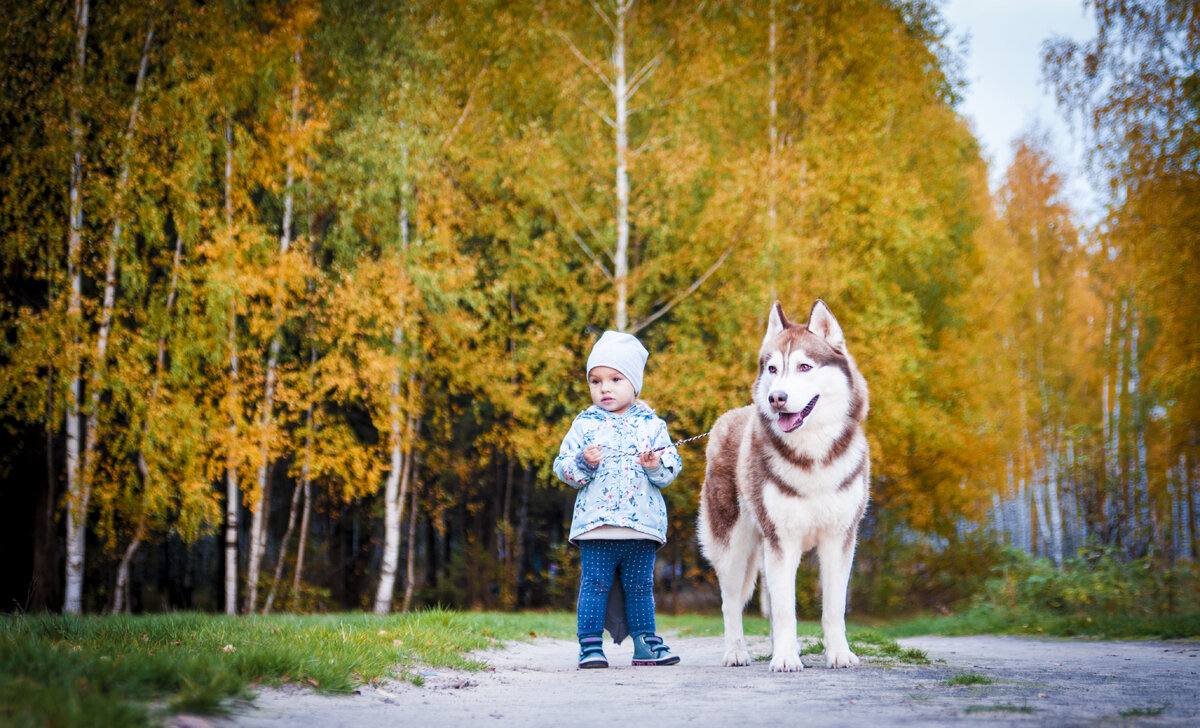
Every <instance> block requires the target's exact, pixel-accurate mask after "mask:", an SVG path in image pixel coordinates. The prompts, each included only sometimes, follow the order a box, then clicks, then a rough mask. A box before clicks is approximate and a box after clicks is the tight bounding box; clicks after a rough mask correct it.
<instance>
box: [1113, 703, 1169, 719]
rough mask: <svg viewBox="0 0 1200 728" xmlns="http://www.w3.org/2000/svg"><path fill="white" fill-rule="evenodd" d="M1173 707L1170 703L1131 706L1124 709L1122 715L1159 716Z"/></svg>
mask: <svg viewBox="0 0 1200 728" xmlns="http://www.w3.org/2000/svg"><path fill="white" fill-rule="evenodd" d="M1169 707H1171V704H1170V703H1167V704H1166V705H1157V706H1155V707H1153V708H1130V709H1129V710H1122V711H1121V712H1120V716H1121V717H1122V718H1157V717H1158V716H1160V715H1162V714H1163V713H1165V712H1167V708H1169Z"/></svg>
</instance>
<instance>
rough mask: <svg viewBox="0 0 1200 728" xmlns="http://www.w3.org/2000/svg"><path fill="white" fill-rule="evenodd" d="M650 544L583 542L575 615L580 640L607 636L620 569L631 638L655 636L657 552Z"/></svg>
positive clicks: (644, 542)
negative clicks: (611, 594) (608, 612)
mask: <svg viewBox="0 0 1200 728" xmlns="http://www.w3.org/2000/svg"><path fill="white" fill-rule="evenodd" d="M657 550H658V543H657V542H655V541H650V540H642V539H638V540H608V539H580V540H579V552H580V566H581V573H580V578H579V604H578V606H577V607H576V610H575V613H576V618H577V622H578V633H579V638H580V639H583V638H584V637H600V636H602V635H603V634H604V613H605V611H606V610H607V607H608V590H609V589H611V588H612V583H613V576H615V574H616V571H617V567H620V569H621V586H622V587H624V589H625V620H626V621H627V622H628V623H629V633H630V634H634V635H637V634H643V633H645V632H654V552H655V551H657Z"/></svg>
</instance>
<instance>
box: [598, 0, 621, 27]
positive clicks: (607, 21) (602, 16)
mask: <svg viewBox="0 0 1200 728" xmlns="http://www.w3.org/2000/svg"><path fill="white" fill-rule="evenodd" d="M592 10H595V11H596V15H599V16H600V19H601V20H603V21H604V24H605V25H607V26H608V29H609V30H611V31H612V32H613V33H616V32H617V26H616V25H614V24H613V21H612V18H610V17H608V13H606V12H604V8H602V7H600V3H598V2H596V0H592Z"/></svg>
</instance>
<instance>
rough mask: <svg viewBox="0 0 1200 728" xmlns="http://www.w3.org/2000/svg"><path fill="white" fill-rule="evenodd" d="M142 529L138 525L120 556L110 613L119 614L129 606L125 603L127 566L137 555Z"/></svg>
mask: <svg viewBox="0 0 1200 728" xmlns="http://www.w3.org/2000/svg"><path fill="white" fill-rule="evenodd" d="M143 530H144V527H143V525H142V524H139V525H138V529H137V533H136V534H135V535H134V537H133V540H132V541H130V542H129V545H128V546H126V547H125V553H124V554H123V555H122V556H121V563H120V564H119V565H118V566H117V583H116V586H115V587H114V588H113V602H112V613H113V614H121V613H122V612H125V611H128V609H129V605H128V603H127V602H126V601H125V596H126V594H127V593H128V591H129V564H130V562H132V561H133V556H134V554H136V553H137V550H138V547H139V546H141V545H142V533H143Z"/></svg>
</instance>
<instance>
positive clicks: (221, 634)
mask: <svg viewBox="0 0 1200 728" xmlns="http://www.w3.org/2000/svg"><path fill="white" fill-rule="evenodd" d="M1081 619H1082V624H1080V623H1079V622H1078V621H1071V620H1069V619H1067V618H1065V617H1056V616H1046V615H1043V616H1041V617H1036V616H1032V615H1020V614H1011V613H1008V614H1000V613H998V612H997V613H993V614H990V615H989V614H987V613H985V612H982V611H980V610H975V611H973V612H970V613H967V614H965V615H963V616H957V617H938V618H930V619H916V620H909V621H905V622H901V623H893V624H873V625H869V626H866V625H861V624H852V625H850V630H849V637H850V642H851V647H852V649H854V651H855V652H856V654H858V655H860V656H867V657H872V658H876V659H878V660H882V661H884V662H885V663H886V662H891V663H903V664H924V663H925V662H927V658H926V657H925V655H924V654H923V653H921V652H920V651H918V650H906V649H904V648H903V647H901V646H900V645H899V644H897V643H896V641H895V640H896V639H897V638H899V637H904V636H911V635H917V634H952V635H965V634H980V633H1028V634H1043V635H1071V634H1081V633H1082V634H1088V635H1093V636H1102V637H1197V636H1200V617H1177V618H1176V617H1172V618H1159V619H1140V620H1135V619H1126V620H1118V619H1115V618H1111V619H1103V618H1095V619H1092V620H1091V621H1086V618H1081ZM658 624H659V630H660V631H661V632H665V633H668V634H677V635H680V636H683V637H690V636H700V637H704V636H708V637H716V636H720V635H721V634H722V631H723V626H722V621H721V617H720V616H719V615H716V614H706V615H678V616H673V615H659V618H658ZM1085 625H1086V629H1084V626H1085ZM745 631H746V634H747V635H766V634H768V633H769V631H770V630H769V625H768V623H767V622H766V620H763V619H762V618H760V617H752V616H747V617H746V618H745ZM799 632H800V635H801V636H802V637H804V638H806V639H805V641H806V643H807V644H808V646H807V647H806V650H808V651H810V652H812V651H815V652H820V651H821V645H820V626H819V625H818V624H817V623H815V622H801V623H800V624H799ZM574 633H575V615H574V614H572V613H569V612H549V613H536V612H529V613H515V614H501V613H492V612H487V613H470V612H467V613H464V612H452V611H446V610H429V611H423V612H416V613H413V614H407V615H389V616H376V615H369V614H356V613H352V614H340V615H325V616H270V617H261V616H255V617H237V618H230V617H225V616H215V615H203V614H169V615H149V616H136V617H129V616H121V617H60V616H52V615H51V616H47V615H39V616H9V617H0V725H5V726H21V727H29V728H33V727H35V726H50V725H53V726H56V727H58V728H69V727H71V726H98V727H103V726H142V725H151V724H153V723H154V722H155V721H156V720H158V719H159V718H161V717H163V716H164V715H169V714H173V713H178V712H198V713H205V712H214V711H219V710H220V709H221V706H222V705H223V704H228V701H229V699H231V698H238V697H244V696H248V695H249V693H250V689H251V688H252V687H253V686H255V685H258V684H264V685H281V684H283V683H295V684H299V685H306V686H309V687H311V688H313V689H315V690H319V691H324V692H330V693H344V692H349V691H352V690H354V689H355V688H356V687H357V686H359V685H362V684H363V683H372V682H375V681H380V680H384V679H397V678H398V679H406V680H410V681H412V682H414V683H417V684H420V683H421V680H422V679H421V669H423V668H425V667H434V668H439V667H444V668H454V669H460V670H478V669H482V668H483V667H484V665H483V664H482V663H479V662H475V661H472V660H469V659H467V658H466V657H464V655H466V654H469V653H470V652H472V651H474V650H479V649H484V648H487V647H493V646H498V645H501V644H503V643H505V642H511V641H514V640H524V639H530V638H532V637H554V638H559V639H573V638H574Z"/></svg>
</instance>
